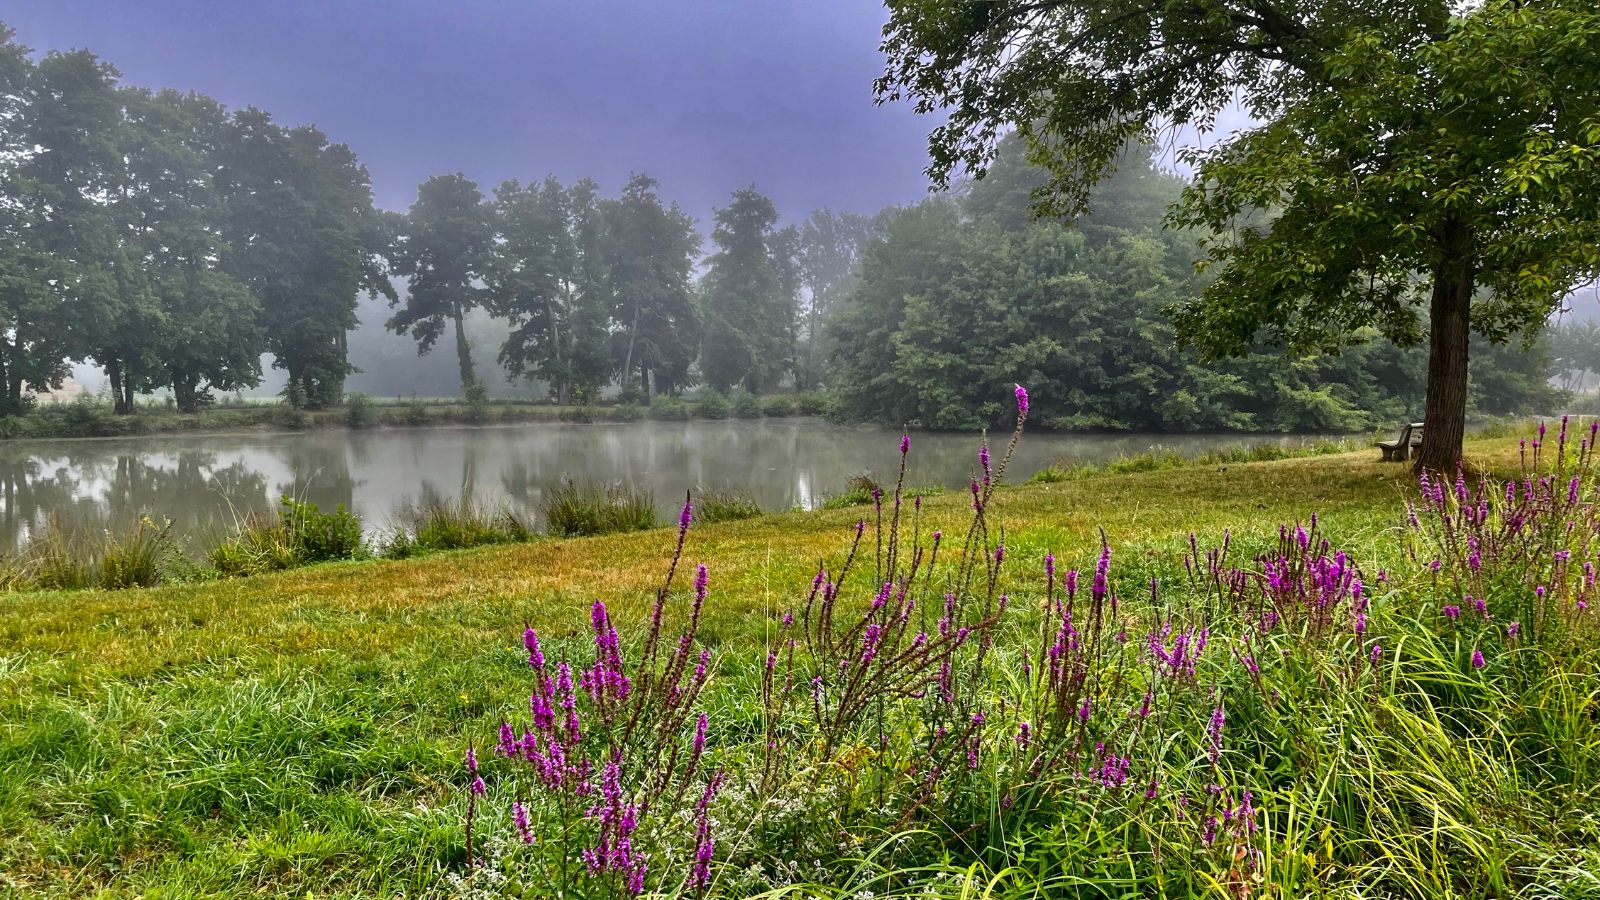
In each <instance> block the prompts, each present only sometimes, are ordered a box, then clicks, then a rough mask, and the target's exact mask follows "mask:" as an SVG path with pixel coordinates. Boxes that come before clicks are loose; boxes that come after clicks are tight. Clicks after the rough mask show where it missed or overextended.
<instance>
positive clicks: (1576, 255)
mask: <svg viewBox="0 0 1600 900" xmlns="http://www.w3.org/2000/svg"><path fill="white" fill-rule="evenodd" d="M889 6H890V9H891V14H890V21H889V23H888V25H887V26H886V28H885V32H884V33H885V38H884V42H883V49H884V51H885V53H886V55H887V58H888V63H887V68H886V71H885V73H884V75H883V77H882V78H881V79H880V80H879V82H878V85H877V89H878V93H879V97H880V99H883V100H890V99H896V98H900V97H910V98H913V99H914V100H915V101H916V104H917V107H918V109H919V110H922V111H932V110H934V109H936V108H945V107H948V109H949V118H948V120H947V122H946V124H944V125H942V126H940V127H938V128H937V129H935V130H934V132H933V134H932V136H931V138H930V149H931V155H932V158H933V163H932V166H931V168H930V172H931V174H933V176H934V177H935V178H936V179H938V180H940V181H941V182H942V181H944V180H946V179H948V177H949V176H950V174H951V173H952V172H954V171H956V170H957V169H958V168H961V167H966V168H968V169H971V170H973V171H978V172H981V171H982V170H983V169H984V167H985V166H986V164H987V163H988V162H989V161H990V160H991V159H992V158H993V153H994V148H995V145H996V142H997V140H998V138H999V137H1000V135H1001V134H1002V133H1003V132H1004V131H1005V130H1006V129H1007V128H1008V127H1015V128H1016V130H1017V131H1019V132H1020V133H1021V134H1022V135H1023V136H1024V137H1025V138H1026V139H1027V142H1028V149H1029V153H1030V156H1031V157H1032V158H1033V159H1035V160H1036V161H1038V162H1041V163H1043V164H1045V165H1046V166H1047V168H1049V170H1050V173H1051V178H1050V180H1049V181H1048V183H1047V184H1046V185H1045V186H1044V187H1043V188H1042V189H1041V191H1040V201H1041V207H1042V208H1043V209H1045V210H1048V211H1053V212H1057V213H1065V214H1069V215H1070V214H1073V213H1076V212H1077V211H1080V210H1081V209H1082V208H1083V207H1084V206H1085V205H1086V203H1087V200H1088V196H1089V193H1088V192H1089V188H1090V187H1091V186H1092V185H1093V184H1094V183H1095V182H1097V181H1098V180H1100V179H1102V178H1103V177H1104V176H1105V175H1106V174H1107V173H1108V171H1109V170H1110V169H1111V168H1112V167H1113V166H1114V165H1115V161H1116V157H1117V154H1118V152H1119V151H1120V149H1121V148H1122V147H1123V146H1124V144H1125V142H1126V141H1127V140H1128V139H1130V138H1146V139H1148V138H1151V137H1153V136H1154V135H1155V133H1156V131H1157V130H1158V129H1159V128H1161V127H1163V126H1165V125H1167V124H1170V123H1194V124H1199V125H1201V126H1207V125H1210V124H1211V123H1212V122H1214V120H1215V117H1216V115H1217V114H1218V113H1219V112H1221V111H1222V110H1223V109H1224V108H1225V107H1226V106H1227V105H1228V104H1229V103H1230V102H1232V101H1233V100H1234V99H1235V98H1237V99H1239V100H1240V101H1241V102H1242V104H1243V106H1244V107H1245V109H1246V110H1247V111H1248V112H1249V113H1250V114H1251V115H1252V116H1253V117H1254V118H1255V119H1256V120H1257V121H1258V122H1260V123H1261V124H1260V125H1258V126H1257V127H1254V128H1250V129H1247V130H1245V131H1243V132H1242V133H1239V134H1236V135H1234V136H1232V137H1230V138H1228V139H1225V140H1223V141H1222V142H1221V143H1220V144H1218V145H1217V146H1216V147H1215V148H1214V149H1212V150H1210V151H1207V152H1204V153H1197V154H1194V155H1193V157H1192V161H1193V162H1194V163H1195V165H1196V170H1197V171H1196V176H1195V179H1194V181H1193V183H1192V184H1191V186H1190V188H1189V191H1188V192H1187V193H1186V195H1185V197H1184V198H1183V200H1182V201H1181V203H1180V205H1179V207H1178V208H1177V209H1176V210H1175V212H1174V215H1173V217H1172V221H1173V222H1174V223H1175V224H1177V225H1181V226H1192V227H1199V228H1202V229H1205V230H1206V232H1207V234H1206V236H1205V241H1206V250H1207V253H1208V257H1209V261H1210V262H1211V263H1212V264H1213V265H1214V266H1215V267H1216V268H1217V269H1218V270H1219V271H1218V274H1217V277H1216V279H1215V280H1214V281H1213V282H1212V283H1211V284H1210V285H1209V286H1208V287H1207V288H1206V290H1205V291H1204V293H1203V294H1202V295H1201V296H1199V297H1198V298H1196V299H1194V300H1193V301H1191V302H1188V303H1186V304H1184V305H1183V307H1182V309H1181V310H1180V311H1179V316H1178V319H1177V322H1178V324H1179V327H1180V330H1181V332H1182V334H1183V335H1184V336H1185V337H1186V338H1187V339H1189V340H1191V341H1194V342H1195V343H1196V344H1197V345H1198V346H1199V347H1200V348H1202V349H1203V350H1204V351H1206V352H1207V353H1208V354H1209V355H1212V356H1223V355H1235V354H1239V353H1244V352H1247V351H1248V348H1249V347H1250V346H1252V345H1253V344H1255V343H1256V341H1257V339H1258V337H1259V336H1261V335H1263V334H1264V335H1266V336H1268V337H1269V338H1271V339H1272V340H1274V341H1277V342H1279V343H1281V344H1282V345H1283V346H1285V347H1286V348H1288V349H1291V350H1297V351H1305V350H1328V349H1334V348H1337V347H1338V346H1340V345H1341V344H1342V343H1343V342H1344V341H1345V340H1346V338H1347V337H1348V336H1349V335H1351V334H1354V333H1358V332H1359V331H1360V329H1361V328H1362V327H1365V326H1373V327H1376V328H1378V329H1379V330H1380V331H1381V332H1382V333H1383V334H1386V335H1388V336H1389V337H1391V338H1393V339H1395V340H1398V341H1401V342H1413V341H1417V340H1420V339H1421V338H1422V336H1423V334H1424V331H1426V334H1427V341H1428V346H1429V363H1428V384H1427V400H1426V404H1425V413H1426V417H1427V421H1428V435H1427V440H1426V443H1425V445H1424V447H1423V448H1422V452H1421V454H1420V455H1419V458H1418V466H1419V467H1422V468H1432V469H1453V468H1455V466H1456V464H1457V462H1458V461H1459V459H1460V454H1461V438H1462V433H1463V430H1464V424H1465V412H1466V405H1467V401H1468V374H1467V364H1468V359H1469V356H1470V346H1471V341H1470V337H1471V334H1472V332H1473V330H1476V331H1478V332H1479V333H1480V334H1482V335H1484V336H1486V337H1488V338H1491V339H1505V338H1507V337H1509V336H1510V334H1511V333H1512V332H1514V331H1516V330H1518V329H1526V328H1530V327H1534V326H1536V325H1538V324H1539V323H1542V322H1543V321H1544V319H1545V317H1546V315H1547V314H1548V312H1549V311H1550V310H1551V309H1552V308H1553V307H1554V306H1555V305H1556V303H1557V302H1559V299H1560V297H1561V296H1562V295H1564V294H1565V292H1566V291H1567V289H1568V288H1569V287H1570V286H1571V285H1572V284H1575V283H1577V282H1579V281H1582V280H1584V279H1585V278H1587V277H1592V276H1593V275H1594V273H1595V272H1596V269H1597V268H1600V179H1596V178H1595V177H1594V167H1595V164H1596V162H1597V161H1600V66H1595V65H1594V61H1595V59H1596V58H1600V11H1597V10H1596V9H1595V8H1594V4H1593V3H1592V2H1590V0H1538V2H1528V0H1484V2H1481V3H1475V4H1456V3H1452V2H1449V0H1403V2H1393V0H1208V2H1206V3H1203V4H1197V3H1192V2H1171V0H1121V2H1117V3H1104V2H1099V0H1046V2H1034V0H999V2H986V3H955V2H950V3H941V4H938V5H935V6H933V7H931V8H930V6H929V5H928V4H926V3H921V2H913V0H890V3H889ZM1263 213H1270V216H1271V217H1270V219H1268V218H1265V217H1264V216H1263ZM1252 217H1255V218H1254V220H1253V221H1252ZM1241 224H1242V227H1238V228H1237V230H1236V228H1235V226H1241ZM1480 287H1482V288H1485V289H1486V290H1485V291H1482V292H1480V291H1479V288H1480ZM1424 315H1425V316H1426V329H1424V323H1423V322H1422V321H1421V320H1422V317H1423V316H1424Z"/></svg>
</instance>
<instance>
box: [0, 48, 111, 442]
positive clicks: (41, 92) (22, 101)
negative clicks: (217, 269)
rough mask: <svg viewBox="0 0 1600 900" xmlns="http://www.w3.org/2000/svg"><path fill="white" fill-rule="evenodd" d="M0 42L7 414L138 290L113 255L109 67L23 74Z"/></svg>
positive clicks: (78, 354)
mask: <svg viewBox="0 0 1600 900" xmlns="http://www.w3.org/2000/svg"><path fill="white" fill-rule="evenodd" d="M0 38H3V39H4V40H3V42H0V78H4V79H5V80H6V82H7V83H6V84H4V85H3V86H0V112H4V114H5V115H6V117H7V118H6V120H5V122H6V127H5V128H4V129H0V131H3V132H4V133H5V134H7V135H8V138H7V142H8V143H10V144H11V146H10V147H9V148H7V150H8V152H6V153H5V159H4V161H0V172H3V174H4V177H5V181H6V183H5V189H6V194H5V202H4V203H3V204H0V207H3V211H0V217H3V218H0V223H3V227H4V229H5V239H4V241H3V249H0V325H3V333H4V337H3V339H0V343H3V346H0V367H3V369H4V379H3V380H4V382H5V396H4V398H3V400H0V405H3V409H4V411H5V412H7V413H17V412H21V411H23V410H24V409H25V401H24V391H23V386H24V385H26V386H27V387H28V388H29V389H30V390H38V389H40V388H46V387H55V386H58V385H59V384H60V383H61V380H62V379H63V378H64V377H65V376H66V374H67V365H66V360H67V359H68V358H69V357H71V358H76V359H86V358H88V357H89V356H91V355H92V354H93V353H94V351H95V350H96V348H97V347H98V346H100V345H101V344H103V343H104V342H106V341H108V340H111V339H112V338H113V336H114V334H115V333H116V331H117V327H118V322H119V318H120V312H121V307H122V306H123V304H124V298H125V294H128V293H132V292H133V291H134V290H135V289H136V286H134V285H130V284H129V283H127V279H128V277H129V276H131V275H133V274H135V273H134V271H133V270H132V269H131V268H130V267H129V266H128V265H126V264H123V263H125V260H123V259H121V258H120V256H119V247H118V240H117V228H116V221H115V218H114V212H115V208H114V201H115V198H116V197H117V196H118V193H119V192H120V190H121V178H122V161H121V159H120V156H119V154H118V135H119V131H120V128H121V121H120V115H121V105H120V103H119V102H118V98H117V92H116V77H117V73H116V70H115V69H114V68H112V67H111V66H110V65H109V64H107V63H105V62H102V61H101V60H99V59H98V58H96V57H95V56H94V55H93V54H92V53H89V52H87V51H74V52H72V53H52V54H49V55H48V56H46V57H45V58H44V59H43V60H40V61H39V63H38V64H37V66H31V65H29V63H28V59H27V56H26V51H25V50H23V49H22V48H21V47H19V46H18V45H16V44H14V43H12V42H11V40H10V38H11V32H10V31H9V30H0ZM7 107H8V108H7ZM13 136H14V137H13Z"/></svg>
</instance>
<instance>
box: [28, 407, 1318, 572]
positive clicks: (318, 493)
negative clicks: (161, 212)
mask: <svg viewBox="0 0 1600 900" xmlns="http://www.w3.org/2000/svg"><path fill="white" fill-rule="evenodd" d="M1002 437H1003V436H1002ZM997 440H998V439H997ZM1303 440H1307V439H1306V438H1297V437H1284V436H1261V435H1240V434H1230V435H1150V434H1117V435H1104V434H1094V435H1088V434H1038V433H1033V434H1029V435H1026V436H1025V437H1024V438H1023V440H1022V444H1021V446H1020V447H1019V448H1018V450H1017V455H1016V457H1015V458H1014V460H1013V463H1012V468H1011V470H1010V471H1009V472H1008V476H1007V477H1008V480H1010V481H1021V480H1024V479H1026V478H1027V477H1028V476H1030V475H1032V474H1033V473H1034V472H1035V471H1037V470H1039V469H1040V468H1042V467H1044V466H1046V465H1048V464H1050V463H1052V462H1054V461H1056V460H1062V459H1065V460H1070V461H1074V462H1083V461H1087V462H1100V461H1104V460H1107V459H1111V458H1114V457H1116V456H1119V455H1124V454H1129V453H1136V452H1139V451H1143V450H1148V449H1150V448H1152V447H1164V448H1169V449H1172V450H1176V451H1179V452H1182V453H1191V452H1198V451H1201V450H1207V449H1212V448H1217V447H1225V446H1237V445H1243V444H1258V443H1262V442H1264V441H1274V442H1282V443H1285V444H1292V443H1298V442H1300V441H1303ZM912 442H913V446H912V452H911V458H910V464H909V466H908V476H907V481H908V483H911V484H932V483H939V484H943V485H945V486H947V487H953V488H955V487H960V486H962V485H964V484H965V483H966V479H967V478H968V477H969V476H970V475H971V473H972V471H973V470H974V468H976V466H977V449H978V436H977V435H974V434H967V435H961V434H917V435H913V438H912ZM897 445H898V434H897V433H894V432H890V431H886V430H883V429H876V428H857V427H849V426H840V425H833V424H830V423H827V422H823V421H820V420H815V419H778V420H768V421H723V422H671V423H666V422H640V423H632V424H593V425H577V424H573V425H567V424H529V425H511V426H491V427H482V428H468V427H462V428H419V429H382V430H374V431H342V430H335V431H321V432H311V433H256V434H238V435H216V434H201V435H183V436H174V437H146V438H132V439H115V440H70V441H11V442H5V443H3V444H0V547H3V546H15V545H16V544H17V543H19V542H20V541H22V540H24V539H26V537H27V536H28V535H29V534H30V533H33V532H36V531H37V530H39V529H40V528H41V527H42V526H43V525H45V523H47V522H48V521H49V520H50V519H51V518H52V517H56V518H59V519H60V520H61V521H62V522H64V523H66V524H68V525H69V526H74V527H93V528H102V527H110V528H114V529H117V530H121V529H124V528H126V527H128V526H129V525H130V524H131V523H132V522H133V520H134V519H135V518H136V517H137V516H139V515H142V514H150V515H152V516H155V517H157V518H161V517H165V518H168V519H171V520H172V522H173V523H174V528H175V530H176V531H177V532H178V533H180V534H183V535H187V536H189V537H190V538H191V539H192V540H193V541H195V542H197V543H200V544H202V545H203V544H204V542H205V541H209V540H214V539H216V538H218V537H220V536H221V535H222V534H224V533H226V532H227V531H228V530H230V529H231V527H232V525H233V523H234V522H235V520H236V519H237V518H242V517H244V516H246V515H250V514H259V513H263V512H267V511H270V510H272V509H273V508H274V507H275V506H276V504H277V499H278V497H279V496H280V495H282V494H286V493H287V494H293V495H296V496H299V497H304V498H306V499H309V500H311V501H313V502H315V503H316V504H317V505H318V506H321V507H323V508H326V509H332V508H333V507H334V506H336V505H338V504H341V503H342V504H344V505H345V506H347V507H349V508H350V509H352V510H354V511H355V512H356V513H357V514H359V515H360V516H361V517H362V519H363V520H364V521H365V522H366V524H367V527H368V528H369V530H371V531H373V532H374V533H378V532H383V531H387V530H388V529H390V528H391V527H393V526H394V524H395V523H396V522H397V521H398V520H399V517H400V516H401V515H402V513H403V510H404V509H405V508H407V507H408V506H410V505H414V504H417V503H425V502H428V501H430V500H434V499H441V498H453V497H458V496H464V495H465V496H471V497H474V498H476V499H479V500H482V501H485V502H488V503H490V504H494V505H500V504H507V505H509V506H510V507H511V508H512V509H514V510H516V511H517V512H518V513H519V514H521V515H524V516H527V517H529V518H531V519H533V520H535V521H537V519H538V517H539V509H540V506H541V498H542V495H543V492H544V491H545V489H546V488H547V487H548V486H549V485H551V484H555V483H558V482H559V481H560V480H562V479H575V480H580V481H606V482H621V483H624V484H627V485H629V486H631V487H635V488H643V489H646V490H649V491H651V492H652V493H653V494H654V496H655V500H656V504H657V506H658V507H659V509H660V510H661V513H662V516H663V519H666V518H668V517H670V516H672V515H673V513H674V512H675V510H676V509H677V506H678V505H679V504H680V503H681V502H682V501H681V499H680V498H681V497H682V495H683V491H684V489H685V488H688V487H696V486H703V487H706V488H718V489H739V490H744V491H748V492H749V493H750V494H751V495H752V496H754V497H755V499H756V500H757V501H758V502H760V504H761V506H762V507H763V508H764V509H768V510H782V509H789V508H792V507H796V506H799V507H805V508H812V507H815V506H816V505H817V504H819V503H821V501H822V500H823V498H825V497H827V496H828V495H830V494H834V493H837V492H838V491H839V490H840V489H841V488H842V487H843V486H844V483H845V481H846V480H847V479H848V478H849V477H850V476H851V475H853V474H856V473H860V472H865V473H867V474H870V475H873V476H874V477H877V478H880V479H884V480H889V481H892V480H893V477H894V471H895V466H896V465H897V460H898V454H897V450H896V448H897ZM996 449H997V450H998V449H999V448H998V447H997V448H996Z"/></svg>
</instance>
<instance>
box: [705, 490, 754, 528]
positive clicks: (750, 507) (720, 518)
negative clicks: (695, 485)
mask: <svg viewBox="0 0 1600 900" xmlns="http://www.w3.org/2000/svg"><path fill="white" fill-rule="evenodd" d="M694 505H695V515H696V517H697V518H698V519H699V521H701V522H704V523H706V524H711V523H714V522H737V521H740V520H743V519H754V518H755V517H757V516H760V515H763V510H762V509H761V504H759V503H757V502H756V499H755V498H754V497H752V496H750V493H749V492H748V491H736V490H709V491H708V490H704V489H702V490H698V491H695V492H694Z"/></svg>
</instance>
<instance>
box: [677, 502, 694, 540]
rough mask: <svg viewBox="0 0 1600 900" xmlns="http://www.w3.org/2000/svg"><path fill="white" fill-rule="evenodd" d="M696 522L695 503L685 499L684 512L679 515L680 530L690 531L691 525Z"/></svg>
mask: <svg viewBox="0 0 1600 900" xmlns="http://www.w3.org/2000/svg"><path fill="white" fill-rule="evenodd" d="M693 521H694V502H693V501H691V500H689V499H687V498H685V499H684V501H683V512H680V513H678V530H679V531H680V532H681V531H688V530H689V523H690V522H693Z"/></svg>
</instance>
